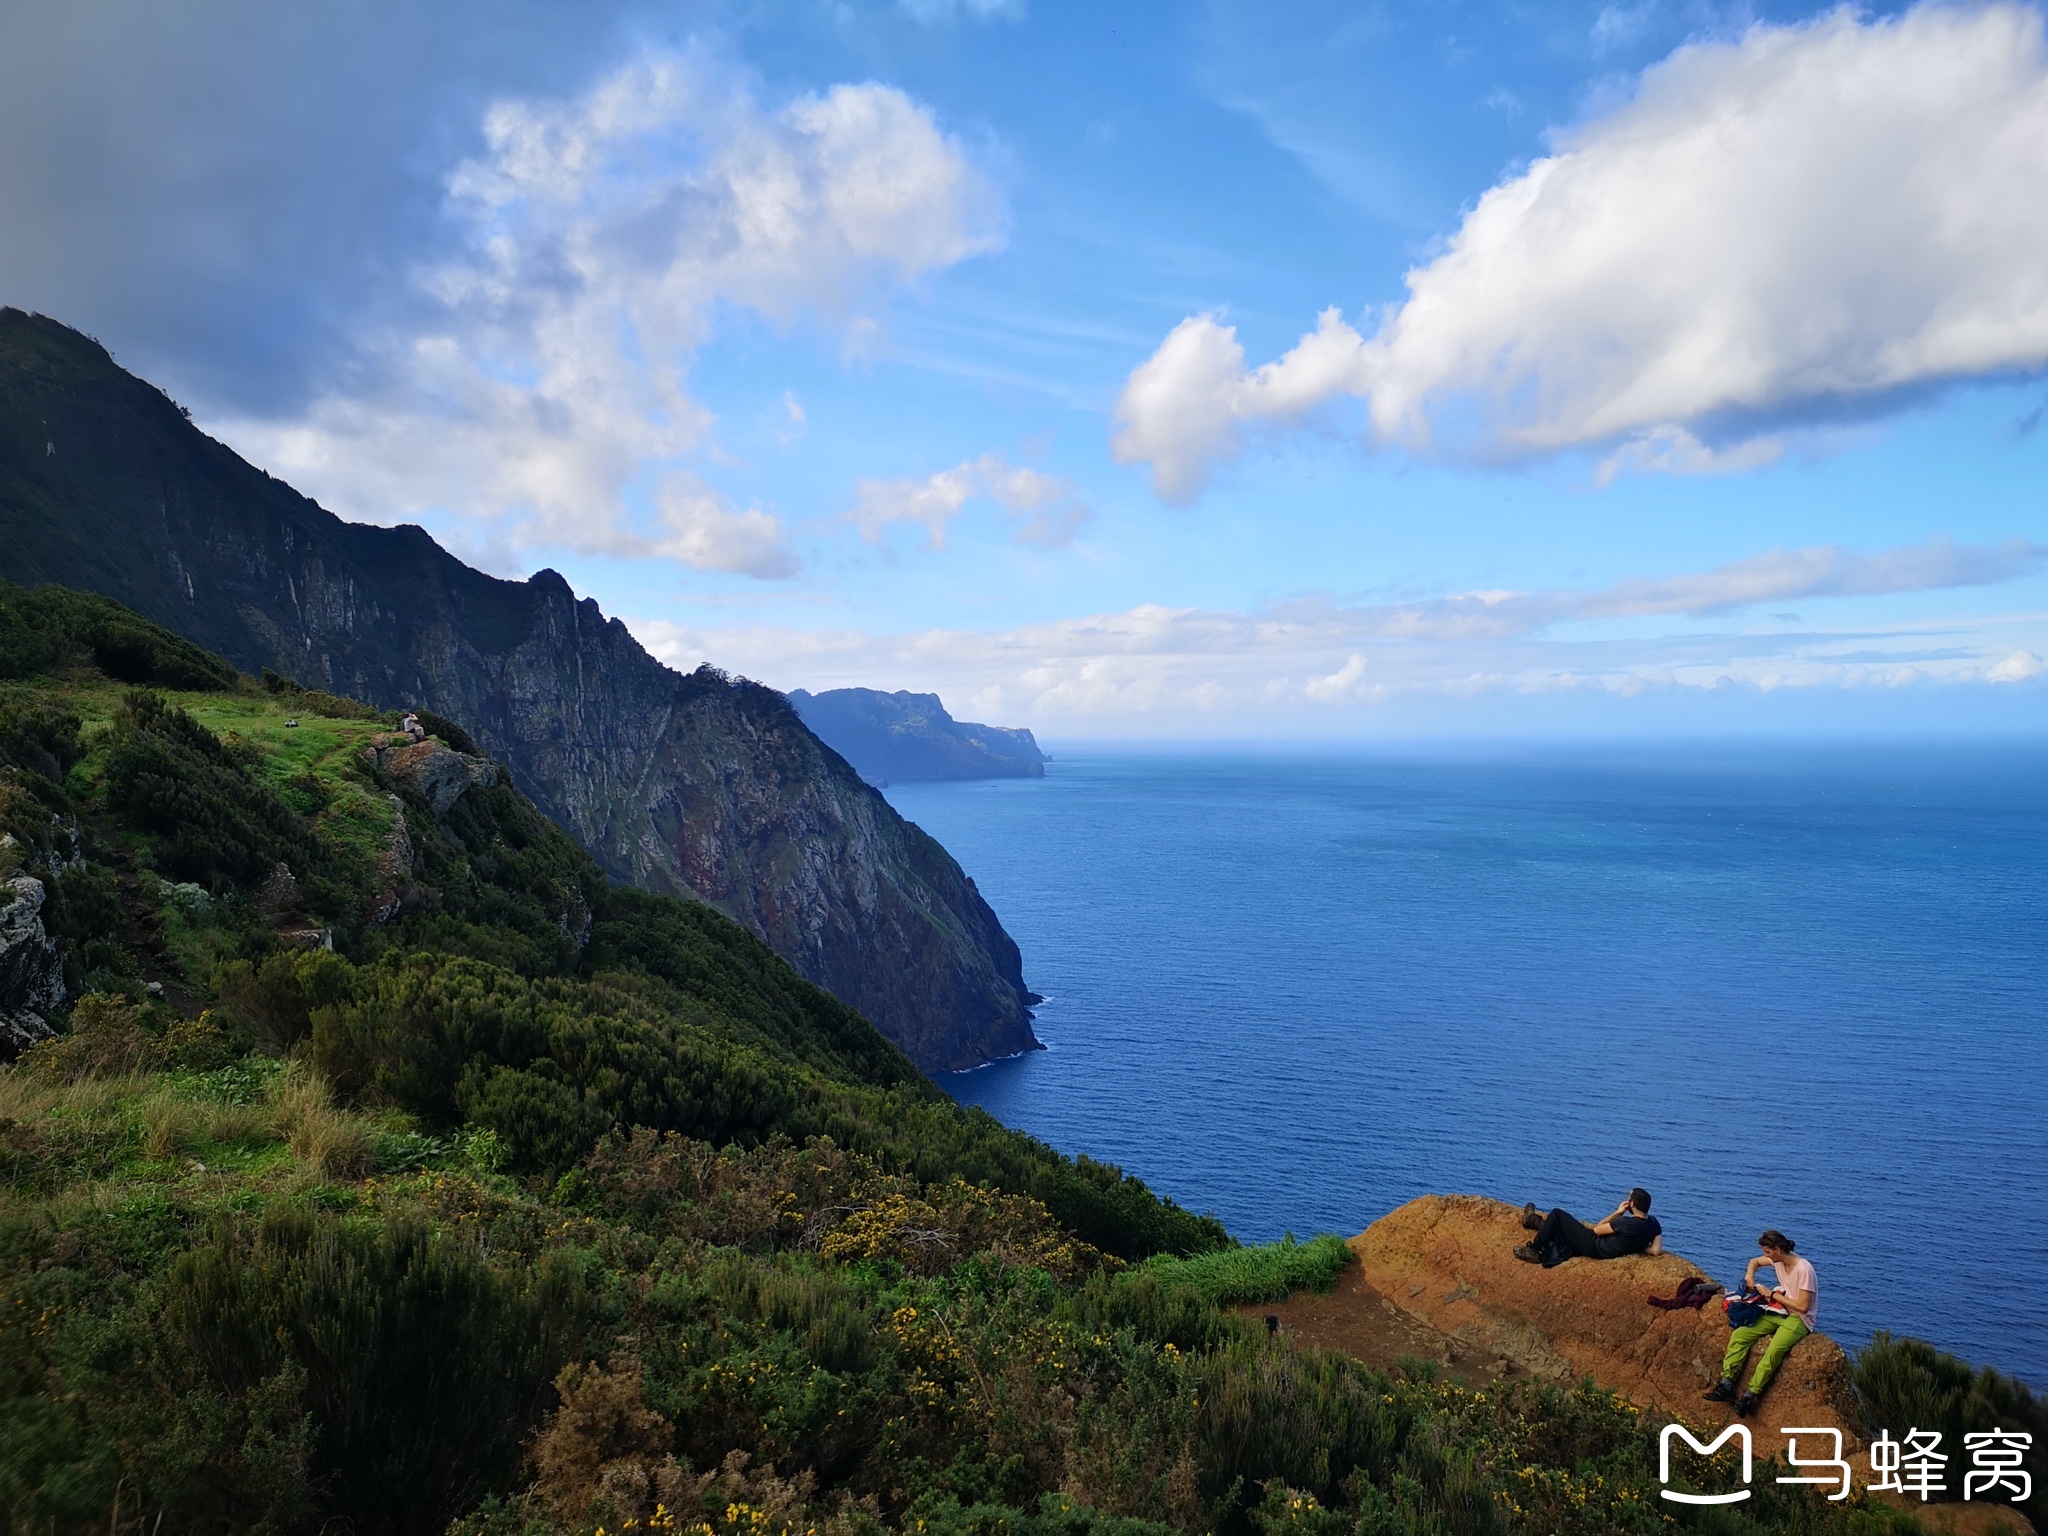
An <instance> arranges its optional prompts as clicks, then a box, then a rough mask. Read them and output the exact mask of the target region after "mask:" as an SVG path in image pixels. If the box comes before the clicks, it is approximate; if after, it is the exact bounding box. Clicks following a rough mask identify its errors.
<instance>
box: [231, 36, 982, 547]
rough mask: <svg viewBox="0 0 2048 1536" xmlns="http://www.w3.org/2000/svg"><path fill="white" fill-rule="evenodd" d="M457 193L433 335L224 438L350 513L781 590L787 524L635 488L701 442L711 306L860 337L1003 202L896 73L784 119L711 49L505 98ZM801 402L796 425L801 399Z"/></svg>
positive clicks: (413, 334)
mask: <svg viewBox="0 0 2048 1536" xmlns="http://www.w3.org/2000/svg"><path fill="white" fill-rule="evenodd" d="M484 133H485V139H486V142H487V146H488V148H487V152H486V153H485V154H483V155H481V156H479V157H477V158H476V159H473V160H471V161H469V162H467V163H465V164H463V165H461V166H460V167H458V168H457V169H456V171H455V172H454V173H453V175H452V176H451V177H450V179H449V183H448V188H449V192H448V195H449V211H450V214H451V216H452V217H454V218H455V219H457V220H458V221H460V223H461V224H462V226H463V227H464V229H465V230H466V232H467V235H468V243H467V250H466V253H465V254H464V255H463V256H462V257H461V258H460V259H457V260H453V261H449V262H446V263H443V264H441V265H439V266H437V267H435V268H433V269H432V270H430V271H428V272H426V273H424V274H422V275H421V282H422V284H423V285H424V287H425V288H426V289H427V291H428V292H429V293H430V295H431V296H432V298H433V300H434V301H435V305H436V309H435V312H434V314H433V316H432V320H431V323H430V324H426V325H424V326H421V327H419V328H417V329H414V330H411V331H408V332H404V333H398V334H393V335H390V336H387V337H385V338H383V341H382V346H381V351H380V352H379V353H378V355H377V363H378V364H379V365H380V366H378V367H374V368H372V369H370V370H367V371H366V373H365V375H364V378H363V381H362V382H361V383H360V384H359V385H358V386H356V387H353V388H350V389H348V390H345V391H337V392H334V393H330V394H328V395H326V396H324V397H322V398H320V399H318V400H316V401H314V402H313V404H312V405H311V406H310V407H309V408H308V409H307V410H306V411H305V412H304V413H303V415H301V416H300V417H298V418H297V419H295V420H291V421H287V422H274V421H264V420H261V419H254V418H252V419H245V420H242V421H239V422H236V423H234V424H232V425H231V426H230V427H229V428H228V431H227V435H228V436H230V437H231V438H232V440H234V441H235V442H236V443H237V445H238V446H241V447H243V448H245V449H246V450H249V451H251V452H253V453H254V454H255V455H257V456H258V457H260V458H261V459H262V460H263V461H265V462H267V463H269V464H270V465H271V466H272V467H274V468H275V469H277V470H278V471H279V472H280V473H283V474H285V475H286V476H287V477H289V478H291V479H293V480H294V481H295V482H297V483H298V484H300V485H302V486H303V487H305V488H306V489H308V490H310V491H313V492H314V493H315V494H318V495H319V496H321V498H322V499H323V500H326V501H328V502H329V503H330V504H332V505H334V506H336V507H337V509H338V510H342V511H344V512H346V513H348V514H349V515H352V516H357V517H362V518H367V519H370V520H373V521H392V520H396V519H399V518H406V517H413V516H417V515H419V514H420V513H422V512H426V511H430V510H436V509H439V510H446V511H452V512H455V513H458V514H462V515H465V516H468V517H471V518H475V519H478V520H480V521H481V522H482V523H484V524H487V525H491V526H492V527H494V528H495V529H496V531H497V533H498V535H499V536H500V537H502V538H505V539H507V540H508V541H509V542H510V543H511V544H512V545H513V546H514V547H523V546H532V545H538V544H550V545H565V546H568V547H571V548H576V549H581V550H587V551H595V552H608V553H616V554H627V555H641V554H652V555H658V556H666V557H669V558H674V559H679V560H682V561H684V562H685V563H688V564H691V565H697V566H700V567H702V568H706V569H712V570H729V571H744V572H746V573H748V574H752V575H758V576H768V575H777V574H787V573H788V572H789V571H791V570H793V569H794V568H795V565H794V562H793V560H792V559H791V558H790V557H789V555H788V553H787V551H786V549H784V548H783V547H782V540H783V531H782V529H781V526H780V524H779V523H777V522H776V520H775V519H774V518H773V517H772V516H770V515H769V514H767V513H764V512H760V511H757V510H755V511H741V512H734V511H730V510H726V509H723V508H719V507H716V506H715V505H714V504H713V503H712V502H710V501H709V500H707V496H708V493H707V492H704V491H703V490H702V488H701V487H696V486H695V482H689V483H688V484H689V486H690V487H692V488H688V489H684V490H677V489H675V488H674V487H673V486H670V487H667V488H665V489H664V490H663V491H662V493H661V495H660V497H659V498H658V500H659V507H658V509H657V512H656V514H655V517H654V522H655V524H656V526H655V527H653V528H651V529H650V528H647V527H644V526H642V524H643V523H644V521H645V519H644V518H643V519H641V520H635V519H634V518H633V517H631V516H630V515H629V513H628V509H627V503H626V498H625V491H626V488H627V485H628V483H629V482H631V481H632V480H634V478H635V477H636V476H639V475H641V474H642V473H643V472H645V471H647V470H648V469H649V468H650V467H653V468H655V469H656V470H659V469H661V468H662V467H663V466H673V465H674V464H675V463H676V462H677V461H678V460H680V459H681V458H682V457H683V456H685V455H687V454H689V453H691V452H692V451H694V450H697V449H699V448H701V447H703V446H704V445H705V443H706V440H707V436H708V434H709V432H710V430H711V426H712V419H711V416H710V414H709V412H708V411H706V410H705V408H704V407H703V406H702V405H701V404H699V403H698V402H697V401H696V400H695V399H694V398H692V396H691V394H690V392H689V389H688V373H689V369H690V365H691V363H692V361H693V359H694V356H695V353H696V351H697V350H698V348H700V347H701V346H702V345H703V343H704V342H705V341H706V339H707V338H708V336H709V335H710V332H711V327H712V324H713V315H714V309H715V307H716V306H717V305H719V304H729V305H739V306H744V307H746V308H748V309H751V310H753V311H755V312H756V313H758V314H761V315H763V316H765V317H767V318H768V319H769V320H771V321H773V322H776V323H789V322H791V321H793V320H795V319H797V318H798V317H800V316H802V315H806V314H814V315H818V316H821V317H823V318H825V319H826V320H827V321H830V322H832V323H837V324H842V325H852V324H854V323H856V322H857V321H858V320H859V319H860V318H861V316H860V315H859V313H858V309H859V306H861V305H862V304H864V303H865V302H867V301H868V300H869V299H871V298H873V297H876V296H878V295H881V294H884V293H886V292H887V291H888V289H889V288H890V287H891V286H893V285H896V284H900V283H903V282H906V281H909V280H912V279H915V278H916V277H918V276H919V275H921V274H924V273H927V272H931V271H934V270H937V269H939V268H943V267H946V266H948V265H951V264H952V263H955V262H958V261H961V260H963V259H965V258H967V257H970V256H972V255H974V254H976V253H978V252H981V251H986V250H989V249H991V248H993V247H994V246H995V245H997V244H998V243H999V242H1000V240H1001V236H1002V231H1001V218H1000V209H999V207H998V206H997V202H996V199H995V196H994V193H993V192H992V190H991V188H990V187H989V185H988V183H987V182H986V181H985V179H984V178H983V177H981V176H980V174H979V173H978V172H977V171H976V170H975V169H974V167H973V166H972V165H971V164H970V163H969V161H968V159H967V156H966V154H965V152H964V151H963V150H962V148H961V146H960V145H959V143H958V142H957V141H956V140H954V139H952V138H950V137H948V136H947V135H946V134H945V133H944V132H943V131H942V130H941V129H940V128H939V126H938V124H937V123H936V121H935V120H934V119H933V117H932V114H931V112H930V111H929V110H928V109H927V108H925V107H923V106H921V105H920V104H918V103H917V102H915V101H913V100H912V99H911V98H910V97H908V96H906V95H905V94H904V93H903V92H901V91H899V90H896V89H894V88H892V87H888V86H882V85H874V84H868V85H840V86H835V87H833V88H832V89H831V90H829V91H826V92H824V93H822V94H818V95H812V96H805V97H802V98H800V99H798V100H796V101H794V102H791V103H789V104H788V105H786V106H783V107H781V108H780V109H775V110H771V109H769V108H767V107H765V106H763V105H762V104H761V103H760V102H759V101H757V100H756V99H755V98H754V96H753V95H752V94H751V93H750V91H749V90H747V89H746V88H745V87H744V86H743V85H741V84H738V83H736V82H735V79H734V76H733V74H732V72H731V71H730V70H727V69H721V68H720V67H718V66H717V64H716V62H715V61H714V60H712V59H710V58H708V57H706V56H704V55H701V54H676V53H650V54H647V55H645V56H643V57H640V58H638V59H636V60H635V61H633V62H632V63H630V64H628V65H626V66H625V67H623V68H620V69H617V70H615V71H614V72H612V73H611V74H609V75H607V76H605V77H604V78H603V79H601V80H599V81H598V82H597V83H596V84H595V85H594V86H592V87H591V88H590V89H589V90H588V91H586V92H585V93H584V94H582V95H581V96H579V97H576V98H575V99H572V100H566V101H533V100H513V101H503V102H499V103H498V104H496V105H494V106H493V107H491V108H490V110H489V112H488V113H487V114H486V116H485V119H484ZM783 403H784V406H785V409H786V411H787V413H788V415H789V417H790V420H791V423H792V425H793V426H801V424H802V411H801V407H800V406H798V405H796V403H795V399H794V396H793V395H791V396H786V397H785V400H784V402H783Z"/></svg>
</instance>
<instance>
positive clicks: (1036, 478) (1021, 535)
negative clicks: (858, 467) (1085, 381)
mask: <svg viewBox="0 0 2048 1536" xmlns="http://www.w3.org/2000/svg"><path fill="white" fill-rule="evenodd" d="M977 496H985V497H987V498H988V499H989V500H991V501H994V502H995V503H996V504H997V505H998V506H1000V507H1001V508H1002V509H1003V510H1004V511H1005V512H1007V513H1009V514H1010V515H1011V517H1012V519H1013V520H1014V521H1015V523H1016V528H1015V530H1014V532H1013V533H1012V535H1011V537H1012V539H1013V541H1014V542H1016V543H1019V544H1032V545H1037V546H1038V547H1040V548H1048V549H1049V548H1057V547H1059V546H1061V545H1064V544H1067V543H1069V542H1071V541H1072V539H1073V537H1074V534H1075V533H1076V532H1077V531H1078V530H1079V529H1080V528H1081V526H1082V525H1083V524H1085V523H1086V522H1087V521H1088V519H1089V518H1090V517H1091V516H1093V513H1092V512H1091V511H1090V509H1089V508H1088V507H1087V506H1086V504H1084V503H1083V502H1082V501H1081V499H1080V495H1079V492H1078V491H1077V490H1076V488H1075V486H1074V483H1073V482H1072V481H1071V480H1066V479H1063V478H1061V477H1060V476H1058V475H1049V474H1046V473H1045V472H1044V471H1043V470H1038V469H1032V468H1030V467H1029V466H1027V465H1019V464H1012V463H1010V462H1009V461H1008V460H1007V459H1005V458H1003V456H1002V455H1001V454H996V453H984V454H983V455H982V456H981V457H980V458H978V459H967V460H964V461H963V462H961V463H959V464H956V465H954V466H953V467H952V468H951V469H942V470H940V471H939V472H938V473H937V474H933V475H927V476H925V477H923V478H922V479H920V478H919V477H917V476H915V475H905V476H901V477H898V478H895V479H889V480H861V481H859V482H857V483H856V484H855V486H854V504H853V507H852V509H851V510H850V511H848V512H847V513H846V521H848V522H850V523H852V524H853V525H854V527H856V528H858V529H859V530H860V532H861V536H862V537H863V538H865V539H867V540H868V541H869V542H871V543H880V542H881V540H882V539H883V537H884V536H885V535H886V534H887V533H888V531H889V529H890V527H891V526H893V525H894V524H897V523H908V524H911V525H913V526H915V527H919V528H922V529H924V532H925V543H926V545H927V547H928V548H931V549H944V548H945V547H946V532H947V529H948V528H949V527H950V526H951V525H952V521H953V519H954V518H955V517H957V516H959V515H960V513H961V511H962V510H963V509H964V508H965V507H966V506H967V503H968V502H970V501H972V500H973V499H974V498H976V497H977Z"/></svg>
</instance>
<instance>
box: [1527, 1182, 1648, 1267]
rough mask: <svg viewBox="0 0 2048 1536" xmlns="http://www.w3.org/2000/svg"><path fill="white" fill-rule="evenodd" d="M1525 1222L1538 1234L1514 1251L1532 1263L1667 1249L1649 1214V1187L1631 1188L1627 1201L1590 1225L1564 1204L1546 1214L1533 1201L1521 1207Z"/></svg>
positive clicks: (1605, 1256)
mask: <svg viewBox="0 0 2048 1536" xmlns="http://www.w3.org/2000/svg"><path fill="white" fill-rule="evenodd" d="M1522 1225H1523V1226H1525V1227H1528V1228H1529V1229H1530V1230H1531V1231H1533V1232H1534V1233H1535V1234H1536V1235H1535V1236H1534V1237H1533V1238H1531V1239H1530V1240H1529V1241H1528V1242H1526V1243H1524V1244H1522V1246H1521V1247H1519V1248H1517V1249H1516V1250H1515V1257H1516V1258H1518V1259H1524V1260H1526V1261H1527V1262H1529V1263H1531V1264H1543V1263H1553V1264H1557V1263H1562V1262H1563V1261H1564V1259H1565V1258H1569V1257H1570V1256H1571V1255H1573V1254H1577V1255H1578V1256H1579V1257H1581V1258H1586V1259H1619V1258H1623V1257H1625V1256H1626V1255H1628V1254H1631V1253H1662V1252H1663V1251H1664V1228H1663V1226H1662V1224H1660V1223H1659V1222H1658V1220H1657V1218H1656V1217H1654V1216H1652V1215H1651V1214H1650V1192H1649V1191H1648V1190H1647V1189H1632V1190H1630V1191H1629V1192H1628V1198H1627V1199H1626V1200H1624V1201H1622V1202H1621V1204H1619V1205H1617V1206H1616V1207H1615V1208H1614V1209H1613V1210H1612V1211H1610V1212H1608V1214H1607V1215H1606V1216H1604V1217H1602V1218H1601V1219H1600V1220H1599V1221H1596V1222H1594V1223H1593V1225H1592V1226H1590V1227H1589V1226H1587V1225H1586V1224H1585V1223H1584V1222H1583V1221H1580V1220H1579V1219H1578V1217H1576V1216H1574V1215H1573V1214H1572V1213H1571V1212H1570V1211H1567V1210H1565V1209H1564V1208H1563V1207H1561V1206H1560V1207H1558V1208H1556V1209H1554V1210H1552V1211H1551V1212H1550V1214H1549V1215H1547V1216H1545V1215H1542V1214H1540V1213H1539V1212H1538V1211H1537V1209H1536V1207H1535V1205H1534V1204H1529V1205H1525V1206H1523V1207H1522Z"/></svg>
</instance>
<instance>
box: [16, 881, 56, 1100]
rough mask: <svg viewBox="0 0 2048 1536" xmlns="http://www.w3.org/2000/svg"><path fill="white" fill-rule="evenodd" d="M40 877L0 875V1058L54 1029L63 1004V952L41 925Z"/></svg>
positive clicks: (41, 898) (19, 1052) (25, 1046)
mask: <svg viewBox="0 0 2048 1536" xmlns="http://www.w3.org/2000/svg"><path fill="white" fill-rule="evenodd" d="M44 895H45V892H44V890H43V882H42V881H40V880H37V879H34V878H32V877H31V876H28V875H12V876H10V877H8V878H7V879H4V880H0V1060H12V1059H13V1058H14V1057H16V1056H18V1055H20V1054H21V1052H22V1051H24V1050H25V1049H27V1048H28V1047H29V1046H31V1045H34V1044H35V1043H36V1042H37V1041H38V1040H47V1039H48V1038H49V1037H50V1036H51V1035H53V1034H55V1033H56V1030H55V1029H53V1028H52V1027H51V1024H50V1015H51V1014H53V1013H54V1012H56V1011H57V1010H58V1009H59V1008H61V1007H63V1006H64V955H63V951H61V950H60V949H59V948H58V947H57V942H56V940H54V939H52V938H51V937H50V935H49V933H48V932H47V931H46V930H45V929H44V927H43V898H44Z"/></svg>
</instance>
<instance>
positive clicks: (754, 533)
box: [651, 475, 797, 580]
mask: <svg viewBox="0 0 2048 1536" xmlns="http://www.w3.org/2000/svg"><path fill="white" fill-rule="evenodd" d="M656 499H657V501H658V503H659V505H660V508H661V532H660V533H659V534H658V535H656V537H655V538H654V539H653V540H652V548H651V553H653V554H657V555H665V556H667V557H668V558H669V559H671V560H680V561H682V562H683V564H685V565H689V566H694V567H695V568H696V569H698V570H700V571H729V572H732V573H733V574H735V575H741V576H754V577H758V578H760V579H762V580H773V579H775V578H777V577H782V576H794V575H795V574H796V572H797V558H796V555H795V553H794V552H793V551H792V550H791V549H790V547H789V540H788V531H787V529H786V528H785V527H784V526H783V522H782V519H781V518H779V517H776V516H774V515H772V514H770V513H767V512H763V511H762V510H760V509H759V508H758V507H749V508H748V509H747V510H746V511H744V512H734V511H732V510H730V509H729V508H728V507H726V505H725V504H724V503H723V502H722V501H720V500H719V498H718V496H717V495H716V493H714V492H713V491H711V490H710V489H709V488H707V487H706V486H704V485H703V484H702V483H701V482H699V481H697V480H695V479H694V478H692V477H690V476H687V475H674V476H671V477H670V478H669V479H668V480H666V481H664V482H663V484H662V487H661V491H660V493H659V495H658V497H657V498H656Z"/></svg>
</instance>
